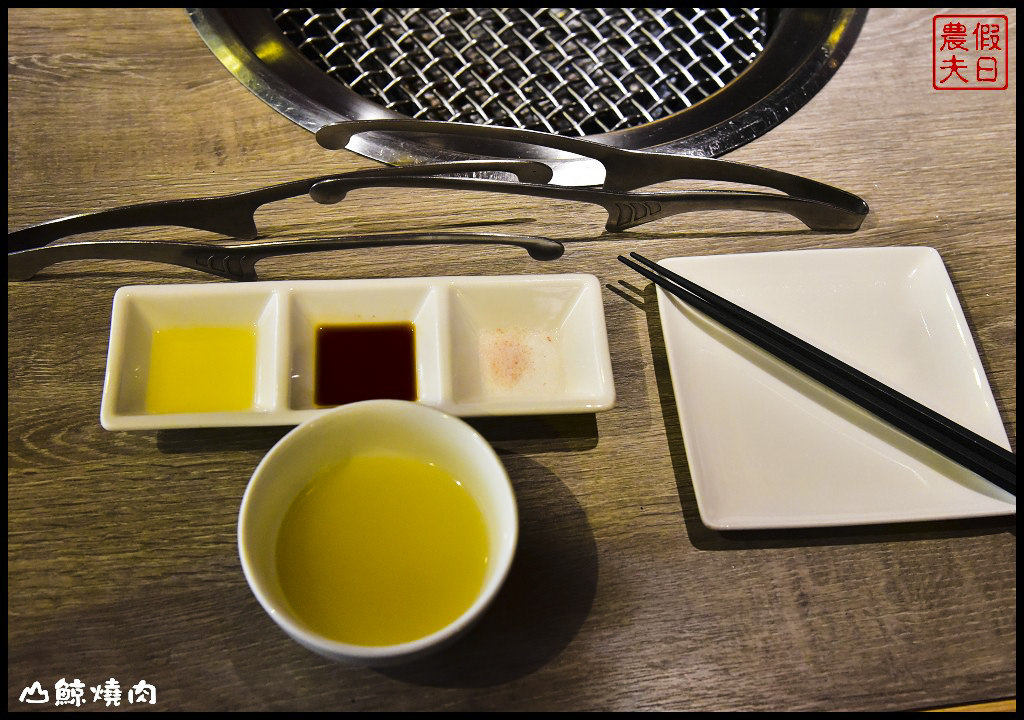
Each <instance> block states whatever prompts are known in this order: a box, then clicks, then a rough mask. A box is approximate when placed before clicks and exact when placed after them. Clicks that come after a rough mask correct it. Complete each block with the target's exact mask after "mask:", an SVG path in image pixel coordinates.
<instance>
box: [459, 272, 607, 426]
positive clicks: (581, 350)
mask: <svg viewBox="0 0 1024 720" xmlns="http://www.w3.org/2000/svg"><path fill="white" fill-rule="evenodd" d="M450 347H451V360H452V396H451V400H452V404H453V406H454V407H456V408H457V409H458V412H459V413H460V414H466V415H501V414H524V413H535V412H548V413H554V412H573V411H578V410H579V409H580V408H586V407H588V406H589V405H591V404H592V405H593V408H592V409H595V410H598V409H604V408H605V407H609V406H610V405H611V403H613V402H614V389H613V385H612V381H611V369H610V366H609V364H608V363H607V362H606V360H607V336H606V329H605V324H604V313H603V309H602V305H601V296H600V287H599V285H598V284H597V282H596V279H595V281H594V282H592V283H591V282H582V281H581V280H580V276H577V275H573V276H562V277H550V276H538V277H525V278H516V279H509V280H508V281H506V282H503V283H495V282H493V281H491V279H489V278H466V279H464V280H462V281H461V282H459V283H456V284H454V285H453V286H452V288H451V345H450ZM598 389H603V390H604V393H601V392H595V391H596V390H598Z"/></svg>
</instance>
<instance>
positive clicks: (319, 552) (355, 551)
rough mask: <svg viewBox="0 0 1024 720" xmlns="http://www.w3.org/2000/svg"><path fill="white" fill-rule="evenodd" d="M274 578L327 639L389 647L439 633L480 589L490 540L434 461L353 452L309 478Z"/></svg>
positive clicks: (284, 535) (285, 526)
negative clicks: (311, 478)
mask: <svg viewBox="0 0 1024 720" xmlns="http://www.w3.org/2000/svg"><path fill="white" fill-rule="evenodd" d="M276 550H277V556H276V562H277V573H278V582H279V583H280V586H281V590H282V591H283V592H284V595H285V597H286V598H287V600H288V602H289V604H290V605H291V607H292V610H293V611H294V612H295V614H296V615H297V616H298V617H299V618H301V619H302V620H303V621H304V622H305V623H306V624H307V625H308V626H309V627H310V628H311V629H312V630H314V631H316V632H317V633H319V634H321V635H324V636H325V637H328V638H331V639H332V640H337V641H339V642H346V643H350V644H353V645H362V646H382V645H395V644H399V643H403V642H409V641H412V640H416V639H419V638H422V637H425V636H427V635H430V634H431V633H434V632H436V631H437V630H440V629H441V628H443V627H445V626H446V625H448V624H449V623H451V622H452V621H454V620H456V619H457V618H458V617H459V616H460V615H462V613H464V612H465V611H466V610H467V609H469V607H470V605H472V603H473V601H474V600H475V599H476V597H477V595H478V594H479V592H480V589H481V588H482V586H483V579H484V572H485V570H486V568H487V560H488V542H487V532H486V528H485V525H484V518H483V514H482V513H481V511H480V509H479V507H478V506H477V504H476V501H475V500H474V499H473V498H472V497H471V496H470V494H469V492H468V491H467V490H466V489H465V488H464V487H463V486H462V484H461V483H459V482H458V481H457V480H456V479H455V478H453V477H452V476H451V475H450V474H448V473H447V472H445V471H444V470H442V469H440V468H438V467H437V466H436V465H433V464H427V463H425V462H424V461H422V460H418V459H415V458H410V457H400V456H356V457H353V458H351V459H350V460H348V461H347V462H345V463H344V464H342V465H341V466H339V467H336V468H332V469H330V470H328V471H326V472H324V473H323V474H321V475H320V476H319V477H317V478H315V479H314V480H312V481H311V482H310V484H309V485H308V486H307V487H306V489H305V490H304V491H303V492H302V494H301V495H300V496H299V497H297V498H296V499H295V501H294V502H293V503H292V505H291V507H290V508H289V509H288V511H287V513H286V515H285V518H284V520H283V522H282V524H281V529H280V531H279V534H278V538H277V548H276Z"/></svg>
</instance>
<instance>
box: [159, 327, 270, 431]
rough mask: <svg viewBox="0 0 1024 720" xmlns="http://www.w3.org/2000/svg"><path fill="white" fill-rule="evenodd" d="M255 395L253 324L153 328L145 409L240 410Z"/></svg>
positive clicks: (245, 406) (171, 411)
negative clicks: (154, 329)
mask: <svg viewBox="0 0 1024 720" xmlns="http://www.w3.org/2000/svg"><path fill="white" fill-rule="evenodd" d="M255 393H256V327H255V326H254V325H250V326H248V327H246V326H238V327H169V328H161V329H159V330H156V331H154V333H153V344H152V346H151V349H150V362H149V384H148V385H147V387H146V412H150V413H193V412H241V411H245V410H249V409H251V408H252V406H253V403H254V401H255Z"/></svg>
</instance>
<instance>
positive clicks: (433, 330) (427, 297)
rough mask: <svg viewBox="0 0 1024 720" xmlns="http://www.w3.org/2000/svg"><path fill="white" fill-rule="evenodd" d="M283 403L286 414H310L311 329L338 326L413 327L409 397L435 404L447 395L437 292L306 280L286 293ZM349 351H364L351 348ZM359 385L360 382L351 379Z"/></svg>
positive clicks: (423, 286)
mask: <svg viewBox="0 0 1024 720" xmlns="http://www.w3.org/2000/svg"><path fill="white" fill-rule="evenodd" d="M289 296H290V301H289V306H290V310H289V324H288V347H289V358H288V364H289V368H290V372H289V375H288V404H287V407H288V409H290V410H296V411H310V410H312V411H316V410H322V409H324V407H327V406H325V405H320V404H318V403H317V402H316V393H315V386H316V382H317V373H316V357H317V352H316V344H317V330H318V328H321V327H332V326H333V327H338V326H347V325H355V326H386V325H392V324H402V323H411V324H412V326H413V343H414V349H413V353H412V365H413V370H414V373H415V379H416V390H417V393H416V397H415V398H391V399H415V400H418V401H419V402H422V403H424V404H426V405H432V406H436V405H438V404H440V403H442V402H443V400H444V398H445V397H447V395H448V392H447V387H448V382H447V377H446V373H443V371H442V367H443V364H444V360H443V357H442V349H443V348H446V347H447V345H448V342H447V333H446V326H447V323H446V322H445V320H444V315H445V311H444V308H443V307H442V303H443V300H444V298H443V292H441V291H440V289H439V288H436V287H433V286H431V285H430V284H429V283H427V282H414V281H408V280H351V281H347V284H344V285H339V284H338V283H337V282H333V281H327V282H326V283H324V282H321V281H311V284H308V285H297V286H295V288H293V289H292V290H291V291H290V292H289ZM353 352H366V350H365V349H354V350H353ZM351 381H352V382H359V381H360V378H351Z"/></svg>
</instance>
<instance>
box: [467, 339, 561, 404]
mask: <svg viewBox="0 0 1024 720" xmlns="http://www.w3.org/2000/svg"><path fill="white" fill-rule="evenodd" d="M479 338H480V362H481V368H480V369H481V376H482V379H483V387H482V389H483V391H484V393H485V394H488V395H493V396H516V395H520V394H525V393H538V394H543V393H545V392H551V391H561V390H563V389H564V386H565V379H564V376H563V371H562V359H561V356H560V353H559V349H558V339H557V337H556V336H555V335H554V334H553V333H551V332H545V331H543V330H526V329H522V328H495V329H492V330H485V331H483V332H481V333H480V335H479Z"/></svg>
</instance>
